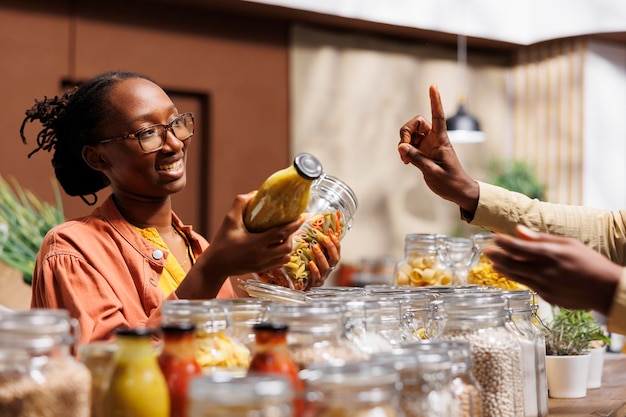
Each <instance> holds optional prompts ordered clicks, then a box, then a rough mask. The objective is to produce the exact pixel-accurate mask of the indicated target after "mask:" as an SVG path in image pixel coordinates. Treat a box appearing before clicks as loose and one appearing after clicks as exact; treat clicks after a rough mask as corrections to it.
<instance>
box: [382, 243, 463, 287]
mask: <svg viewBox="0 0 626 417" xmlns="http://www.w3.org/2000/svg"><path fill="white" fill-rule="evenodd" d="M442 237H443V236H442V235H437V234H432V233H410V234H408V235H406V236H405V238H404V259H402V260H401V261H400V262H398V263H397V264H396V268H395V272H394V276H395V285H410V286H413V287H426V286H432V285H450V284H452V283H453V282H452V271H451V270H450V268H449V267H448V266H446V264H445V263H444V262H443V261H442V258H443V257H442V250H443V249H444V247H443V246H442V242H443V240H442Z"/></svg>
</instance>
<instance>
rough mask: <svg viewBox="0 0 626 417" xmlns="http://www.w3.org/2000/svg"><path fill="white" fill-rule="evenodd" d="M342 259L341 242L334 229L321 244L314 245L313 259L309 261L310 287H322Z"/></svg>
mask: <svg viewBox="0 0 626 417" xmlns="http://www.w3.org/2000/svg"><path fill="white" fill-rule="evenodd" d="M340 259H341V243H340V242H339V238H338V237H337V236H336V235H335V233H333V231H332V230H330V231H329V234H328V235H327V236H326V237H325V238H324V240H323V241H322V242H320V244H319V245H313V260H311V261H309V265H308V266H309V272H310V273H311V277H310V278H311V279H310V280H309V288H310V287H321V286H322V285H324V282H326V279H327V278H328V276H329V275H330V273H331V272H332V271H333V270H334V269H335V267H336V266H337V264H338V263H339V260H340ZM307 289H308V288H307Z"/></svg>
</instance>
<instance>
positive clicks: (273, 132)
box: [0, 0, 626, 263]
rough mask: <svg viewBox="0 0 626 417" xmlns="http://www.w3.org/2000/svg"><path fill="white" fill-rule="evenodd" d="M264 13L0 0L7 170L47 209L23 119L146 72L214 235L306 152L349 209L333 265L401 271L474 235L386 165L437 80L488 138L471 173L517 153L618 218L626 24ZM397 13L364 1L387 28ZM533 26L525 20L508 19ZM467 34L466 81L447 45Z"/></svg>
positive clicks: (46, 158)
mask: <svg viewBox="0 0 626 417" xmlns="http://www.w3.org/2000/svg"><path fill="white" fill-rule="evenodd" d="M263 3H267V4H263ZM270 3H281V2H269V1H268V2H252V1H242V0H176V1H175V0H153V1H147V0H132V1H129V0H127V1H99V2H85V1H79V0H58V1H54V2H50V1H43V0H13V1H4V0H1V1H0V28H1V29H0V31H1V32H0V33H2V36H1V37H0V51H2V56H3V58H2V60H1V61H0V62H1V63H0V91H2V93H3V98H4V100H2V102H0V127H2V130H3V138H2V140H1V141H0V173H1V175H2V176H3V177H5V178H8V177H14V178H16V179H17V180H18V181H19V183H20V184H21V185H22V186H24V187H26V188H30V189H32V190H33V191H35V192H36V193H37V194H39V195H41V196H42V197H43V198H45V199H47V200H49V201H53V198H54V197H53V195H54V194H53V188H52V185H51V182H52V181H53V172H52V168H51V166H50V160H51V155H48V154H44V152H38V153H36V154H35V155H33V156H32V158H30V159H27V154H28V153H29V152H30V151H31V150H33V149H34V148H35V142H34V138H35V136H34V135H36V130H34V126H28V127H27V130H26V132H27V135H28V137H29V138H31V140H30V142H29V143H28V144H27V145H26V146H25V145H23V144H22V143H21V140H20V137H19V128H20V124H21V122H22V119H23V117H24V111H25V110H26V109H27V108H30V106H31V105H32V104H33V103H34V101H33V100H34V99H35V98H42V97H43V96H44V95H47V96H53V95H57V94H60V93H62V91H63V90H64V89H65V88H68V87H69V86H71V85H73V84H75V83H78V82H80V81H82V80H85V79H87V78H89V77H91V76H93V75H96V74H97V73H100V72H103V71H107V70H114V69H123V70H131V71H139V72H142V73H145V74H147V75H149V76H150V77H152V78H153V79H155V80H156V81H157V82H158V83H160V84H161V85H162V86H164V87H165V88H166V89H167V91H168V92H169V93H170V94H171V95H172V98H173V99H174V101H175V103H176V104H177V105H178V107H179V110H180V111H188V110H191V111H194V112H195V113H196V116H197V118H198V122H199V129H200V132H199V134H198V135H197V137H194V142H193V145H192V151H191V153H190V162H189V172H188V178H189V180H188V187H187V188H186V190H185V191H184V192H183V193H181V194H180V195H177V196H176V197H175V209H176V211H177V212H178V213H179V214H180V215H181V216H182V217H183V219H184V220H185V221H186V222H188V223H192V224H194V226H195V227H196V229H197V230H199V231H200V232H201V233H203V234H205V235H206V236H207V237H208V238H209V239H210V237H211V233H212V232H213V231H214V230H215V229H216V227H217V226H218V225H219V222H220V221H221V218H222V216H223V215H224V213H225V212H226V211H227V209H228V207H229V206H230V204H231V202H232V200H233V198H234V195H235V194H237V193H243V192H248V191H250V190H253V189H255V188H256V187H258V185H259V184H260V183H261V182H262V181H263V179H265V178H266V177H267V176H268V175H269V174H271V173H272V172H274V171H275V170H277V169H280V168H283V167H284V166H286V165H287V164H289V163H290V160H291V158H292V157H293V155H295V153H297V152H301V151H307V152H312V153H314V154H315V155H317V156H318V157H319V158H320V159H321V160H322V162H323V164H324V167H325V170H326V171H327V172H328V173H330V174H332V175H336V176H337V177H339V178H340V179H343V180H344V181H345V182H346V183H348V184H349V185H350V186H352V187H353V188H354V190H355V192H356V193H357V197H358V198H359V209H358V211H357V215H356V216H355V222H354V228H353V230H352V231H351V232H350V233H349V234H348V235H347V236H346V238H345V240H344V244H343V254H344V261H343V262H344V263H358V262H359V261H360V260H362V259H382V258H391V259H398V258H399V257H401V256H402V250H403V245H404V235H405V234H406V233H415V232H434V233H450V234H457V235H469V234H470V233H474V232H476V230H475V229H473V228H471V227H469V226H467V225H465V224H464V223H463V222H461V221H460V220H459V214H458V208H457V207H455V206H453V205H452V204H450V203H447V202H445V201H441V200H440V199H439V198H438V197H435V196H433V195H432V193H430V191H428V190H427V189H426V188H425V184H424V183H423V181H422V179H421V175H420V173H419V172H418V171H417V170H416V169H414V168H412V167H406V166H404V165H402V164H401V163H400V161H399V158H398V156H397V152H396V144H397V142H398V130H399V128H400V126H401V125H402V124H403V123H404V122H406V121H407V120H409V119H410V118H411V117H413V116H414V115H416V114H418V113H419V114H423V115H426V116H429V114H430V106H429V101H428V85H429V84H432V83H435V84H437V85H438V86H439V88H440V90H441V93H442V99H443V101H444V109H445V111H446V115H447V116H451V115H453V114H454V113H455V112H456V109H457V105H458V101H459V99H460V98H461V97H464V99H465V102H466V105H467V109H468V110H469V111H470V112H471V113H472V114H473V115H474V116H476V117H477V118H478V119H479V121H480V123H481V127H482V129H483V131H484V132H485V134H486V137H487V140H486V141H485V142H483V143H479V144H459V145H457V146H456V149H457V152H458V154H459V156H460V158H461V160H462V161H463V163H464V165H465V167H466V168H467V170H468V171H469V172H470V174H471V175H473V176H474V177H475V178H477V179H481V180H485V179H486V178H487V168H488V163H489V161H491V160H492V159H496V158H511V159H517V160H522V161H525V162H527V163H528V164H529V166H531V167H532V169H533V173H534V174H535V175H536V176H537V178H538V180H539V181H540V182H542V183H544V184H545V185H546V189H547V193H546V199H548V200H550V201H554V202H563V203H571V204H586V205H592V206H596V207H603V208H619V207H626V164H624V155H626V121H625V120H624V117H623V113H624V109H626V81H625V76H624V74H625V73H626V47H625V45H626V36H624V33H625V32H624V31H626V28H623V30H624V31H617V30H616V33H606V31H604V32H602V33H593V31H591V32H588V33H578V32H576V31H575V30H570V27H571V26H572V25H574V26H575V24H576V22H579V20H577V19H579V18H580V16H576V18H574V17H572V16H570V15H568V14H563V15H562V16H558V17H559V19H556V17H557V16H556V15H553V16H552V19H553V21H554V26H555V27H560V26H559V25H561V26H562V27H563V28H565V29H567V30H569V32H568V35H566V36H565V35H563V36H561V35H557V34H550V35H549V36H547V37H543V38H542V37H539V38H534V39H530V40H519V39H518V38H516V37H514V36H508V37H507V36H501V37H497V36H493V32H494V31H495V30H496V29H498V30H499V31H500V33H504V34H507V33H509V32H510V34H511V35H512V34H513V32H514V31H516V30H518V29H520V26H523V25H521V24H520V25H514V24H513V23H509V29H510V31H509V32H507V26H506V25H504V24H503V22H504V21H505V20H504V19H498V15H497V13H504V12H503V11H502V10H500V9H498V8H497V7H496V8H494V9H493V10H492V12H488V11H487V10H486V9H479V10H474V12H475V13H481V14H480V16H481V17H483V19H482V20H481V22H482V25H475V26H472V27H469V28H466V27H465V26H462V25H461V23H462V22H464V20H462V19H461V20H458V19H460V18H459V17H458V14H457V15H456V17H455V18H454V19H452V18H451V20H450V21H448V23H447V25H444V24H443V23H444V22H445V21H446V16H449V15H447V14H446V13H447V11H446V7H448V6H452V5H451V4H449V3H451V2H450V1H447V2H443V3H438V4H439V6H438V7H437V8H432V7H430V8H428V10H425V11H427V12H428V13H425V15H427V16H428V17H429V18H428V19H429V20H428V22H429V24H428V25H426V27H422V28H420V27H415V26H410V25H407V24H393V23H392V22H390V21H389V20H387V21H385V20H384V19H382V18H381V19H380V20H378V21H376V19H374V18H371V17H370V16H366V15H365V13H362V14H361V16H354V13H353V15H350V13H343V14H342V13H338V12H337V7H338V6H340V5H341V4H345V5H346V8H348V7H347V6H351V7H352V6H354V7H353V8H352V9H350V10H351V11H354V10H359V9H357V8H356V6H355V5H356V3H355V2H337V1H335V2H332V3H333V4H334V5H337V7H334V6H333V7H330V6H328V5H329V4H330V3H329V2H313V3H315V5H320V4H321V5H323V4H326V5H327V6H328V7H329V9H328V10H327V11H326V12H324V11H323V10H322V11H320V10H307V8H306V7H302V8H298V7H293V8H292V7H288V6H289V4H288V5H287V6H286V5H285V4H270ZM283 3H284V2H283ZM297 3H302V2H294V3H293V4H297ZM305 3H306V2H305ZM309 3H310V2H309ZM397 3H398V2H390V3H387V2H384V3H382V2H373V3H372V2H362V3H359V4H362V5H364V6H365V5H367V6H368V7H374V8H375V9H376V10H378V14H377V15H375V16H382V17H387V15H385V13H383V12H384V11H391V10H395V9H393V8H394V7H395V6H396V5H397ZM400 3H402V2H400ZM434 3H437V2H433V4H434ZM457 3H458V2H457ZM603 3H606V0H604V1H603ZM383 4H384V5H387V6H386V8H385V7H383V6H382V5H383ZM407 4H409V5H410V6H411V7H417V6H416V4H417V5H419V6H420V7H426V5H428V4H429V3H428V2H413V3H411V2H409V3H406V2H404V6H405V7H406V6H407ZM431 6H432V5H431ZM571 9H573V7H572V8H571ZM605 9H606V8H605ZM395 11H396V12H398V10H395ZM457 11H458V10H457ZM414 12H416V11H415V10H414ZM606 12H607V13H609V10H606ZM467 13H470V12H467ZM488 13H494V15H491V14H488ZM508 13H510V11H509V12H508ZM613 14H614V15H616V16H619V14H618V13H613ZM416 16H417V15H416ZM466 16H469V14H466ZM530 17H532V16H530ZM530 17H529V16H528V15H526V14H523V13H521V12H520V19H519V21H520V23H528V22H532V19H531V18H530ZM583 17H584V16H583ZM507 18H508V20H507V21H509V22H510V21H511V16H507ZM549 18H550V16H544V17H543V20H546V19H549ZM437 19H439V20H437ZM467 20H468V21H469V20H471V19H469V18H468V19H467ZM513 20H514V19H513ZM539 20H540V19H539ZM539 20H537V21H539ZM583 20H584V19H583ZM587 20H589V19H587ZM451 22H452V23H454V22H457V23H456V24H457V26H454V25H452V26H450V25H451ZM607 22H608V23H611V22H612V21H609V20H607ZM455 28H457V29H458V30H456V31H455V30H454V29H455ZM469 29H471V30H473V31H474V32H471V33H469V35H468V36H467V45H468V49H467V72H466V73H464V72H462V71H461V68H460V66H459V57H458V49H457V46H458V45H457V42H458V35H459V34H463V35H464V36H466V35H467V33H466V31H467V30H469ZM461 32H463V33H461ZM516 33H517V32H516ZM107 193H108V190H104V191H102V192H101V195H106V194H107ZM63 204H64V208H65V214H66V216H67V217H75V216H78V215H81V214H86V213H88V212H90V211H91V210H92V208H90V207H88V206H86V205H85V204H84V203H83V202H82V201H81V200H80V199H78V198H69V197H64V199H63Z"/></svg>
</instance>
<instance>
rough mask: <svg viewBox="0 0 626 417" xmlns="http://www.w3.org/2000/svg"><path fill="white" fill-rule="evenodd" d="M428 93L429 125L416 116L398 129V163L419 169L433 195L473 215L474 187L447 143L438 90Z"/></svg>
mask: <svg viewBox="0 0 626 417" xmlns="http://www.w3.org/2000/svg"><path fill="white" fill-rule="evenodd" d="M429 93H430V107H431V113H432V115H431V118H432V124H431V123H430V122H429V121H428V120H426V118H424V117H423V116H420V115H418V116H415V117H414V118H413V119H411V120H409V121H408V122H406V123H405V124H404V125H403V126H402V128H400V143H399V144H398V153H399V154H400V159H402V162H404V163H405V164H412V165H414V166H416V167H417V168H419V169H420V171H422V174H423V176H424V181H425V182H426V185H428V188H430V189H431V190H432V191H433V192H434V193H435V194H437V195H438V196H440V197H441V198H443V199H445V200H449V201H452V202H454V203H456V204H457V205H459V206H460V207H461V208H462V209H464V210H466V211H467V212H469V213H471V214H472V215H473V213H474V212H475V211H476V207H477V205H478V195H479V187H478V183H477V182H476V181H474V180H473V179H472V178H470V177H469V176H468V175H467V174H466V173H465V170H464V169H463V167H462V166H461V162H460V161H459V158H458V157H457V155H456V152H455V151H454V148H453V147H452V144H451V143H450V140H449V138H448V132H447V130H446V118H445V115H444V112H443V105H442V104H441V97H440V95H439V90H438V89H437V87H436V86H434V85H431V86H430V89H429Z"/></svg>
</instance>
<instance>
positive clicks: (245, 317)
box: [215, 298, 272, 351]
mask: <svg viewBox="0 0 626 417" xmlns="http://www.w3.org/2000/svg"><path fill="white" fill-rule="evenodd" d="M215 303H216V304H223V305H224V307H225V308H226V311H227V312H228V316H229V323H230V325H229V334H230V335H231V336H232V337H233V338H234V339H235V340H237V341H239V342H240V343H243V345H244V346H246V347H247V348H248V350H250V351H252V349H253V348H254V346H255V336H254V330H253V329H252V328H253V326H254V325H255V324H258V323H263V322H265V321H267V317H268V314H269V309H270V306H271V304H272V302H271V301H270V300H264V299H262V298H220V299H216V300H215Z"/></svg>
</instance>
